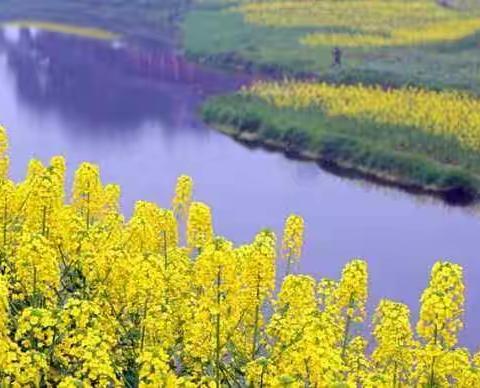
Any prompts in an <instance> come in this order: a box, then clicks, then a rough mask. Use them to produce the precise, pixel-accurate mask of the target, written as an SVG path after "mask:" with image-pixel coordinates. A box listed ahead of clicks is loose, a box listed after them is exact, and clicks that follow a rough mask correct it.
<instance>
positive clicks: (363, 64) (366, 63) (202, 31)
mask: <svg viewBox="0 0 480 388" xmlns="http://www.w3.org/2000/svg"><path fill="white" fill-rule="evenodd" d="M235 5H236V2H231V1H230V2H228V1H225V0H223V1H222V0H206V1H203V2H199V3H196V5H195V8H194V9H193V10H192V11H191V12H189V13H188V14H187V16H186V18H185V21H184V24H183V29H184V45H185V49H186V52H187V54H188V55H189V56H190V57H191V58H194V59H196V60H198V61H201V62H207V63H214V64H216V65H222V66H225V67H239V66H240V67H243V68H246V69H249V70H260V71H267V72H269V73H270V74H275V75H285V74H288V75H295V76H299V75H300V76H307V75H308V76H314V77H316V78H319V79H322V80H328V81H332V82H340V83H343V82H349V83H350V82H363V83H370V84H371V83H382V84H387V85H395V86H397V85H402V84H420V85H426V86H428V87H431V88H446V87H448V88H462V89H472V90H474V91H475V92H480V84H479V82H478V77H479V69H480V56H479V55H478V46H479V44H480V34H474V35H471V36H468V37H466V38H464V39H460V40H458V41H454V42H445V43H435V44H429V45H418V46H400V47H348V48H344V49H343V66H342V68H341V69H332V67H331V64H332V54H331V50H332V46H328V45H325V46H321V45H320V46H314V47H312V46H309V45H305V44H301V43H300V40H301V39H302V38H303V37H305V36H307V35H308V34H310V33H315V32H319V31H320V32H322V31H325V28H322V27H318V26H311V25H308V24H307V25H305V26H299V25H295V26H269V25H260V24H254V23H248V22H247V21H246V20H245V18H244V15H242V14H241V13H239V12H232V11H231V10H232V9H234V8H232V7H235ZM452 12H458V11H455V10H452ZM462 12H464V13H465V15H469V14H470V13H469V12H466V11H462Z"/></svg>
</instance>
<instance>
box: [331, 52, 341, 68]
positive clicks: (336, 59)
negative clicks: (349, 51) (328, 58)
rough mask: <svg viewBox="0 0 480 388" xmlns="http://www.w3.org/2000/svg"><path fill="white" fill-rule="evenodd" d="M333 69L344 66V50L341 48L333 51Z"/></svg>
mask: <svg viewBox="0 0 480 388" xmlns="http://www.w3.org/2000/svg"><path fill="white" fill-rule="evenodd" d="M332 59H333V61H332V67H341V66H342V50H340V47H334V48H333V50H332Z"/></svg>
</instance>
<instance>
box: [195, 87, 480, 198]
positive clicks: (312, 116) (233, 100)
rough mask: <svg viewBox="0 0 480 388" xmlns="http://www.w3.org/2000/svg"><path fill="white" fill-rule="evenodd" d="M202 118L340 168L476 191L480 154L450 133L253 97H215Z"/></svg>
mask: <svg viewBox="0 0 480 388" xmlns="http://www.w3.org/2000/svg"><path fill="white" fill-rule="evenodd" d="M202 115H203V118H204V119H205V121H207V122H208V123H210V124H212V125H215V126H217V127H218V128H220V129H221V130H223V131H224V132H226V133H228V134H229V135H230V136H233V137H235V138H237V139H238V140H240V141H243V142H247V143H251V144H259V145H264V146H267V147H270V148H274V149H277V150H281V151H283V152H285V153H286V154H287V155H289V156H292V157H295V158H301V159H309V160H316V161H319V162H322V163H328V164H330V165H333V166H337V167H341V168H345V169H347V170H350V171H353V172H355V173H359V174H361V175H363V176H365V177H370V178H373V179H375V180H379V181H382V182H385V183H389V184H393V185H397V186H401V187H404V188H407V189H420V190H421V191H424V192H429V193H436V194H439V195H442V196H444V197H445V198H446V199H447V200H452V201H455V200H460V201H464V200H465V201H470V200H473V199H474V198H475V197H478V194H479V193H480V154H479V153H477V152H475V151H472V150H468V149H466V148H465V147H463V146H462V145H461V144H460V143H459V142H458V141H457V140H456V139H454V138H451V137H447V136H439V135H432V134H430V133H426V132H423V131H418V130H415V129H412V128H409V127H407V126H398V125H397V126H394V125H379V124H378V123H375V122H372V121H368V120H355V119H352V118H347V117H329V116H328V115H326V114H324V113H323V112H322V111H320V110H316V111H313V110H293V109H278V108H275V107H273V106H271V105H269V104H267V103H265V102H264V101H262V100H261V99H259V98H256V97H252V96H245V95H241V94H236V95H231V96H220V97H216V98H213V99H211V100H209V101H208V102H207V103H206V104H205V105H204V107H203V111H202Z"/></svg>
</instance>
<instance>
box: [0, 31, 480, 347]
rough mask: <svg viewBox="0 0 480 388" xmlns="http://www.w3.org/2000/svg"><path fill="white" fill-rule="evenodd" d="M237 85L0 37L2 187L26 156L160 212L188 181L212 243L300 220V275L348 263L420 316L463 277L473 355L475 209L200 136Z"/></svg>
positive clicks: (99, 49)
mask: <svg viewBox="0 0 480 388" xmlns="http://www.w3.org/2000/svg"><path fill="white" fill-rule="evenodd" d="M244 82H247V78H246V77H242V76H239V75H235V74H226V73H222V72H219V71H213V70H208V69H205V68H201V67H198V66H195V65H193V64H190V63H188V62H186V61H185V60H184V59H183V58H182V57H181V56H180V55H177V54H176V53H175V52H173V51H171V50H168V49H162V48H155V47H153V48H152V47H143V48H142V47H140V46H137V47H135V46H131V45H128V44H119V43H104V42H103V43H102V42H96V41H93V40H88V39H84V40H82V39H80V38H74V37H65V36H60V35H57V34H52V33H45V32H38V31H37V32H35V31H30V32H29V31H27V30H23V31H18V30H14V29H11V28H9V29H8V30H6V31H4V32H3V34H0V122H1V123H2V124H3V125H5V126H6V127H7V128H8V131H9V135H10V140H11V157H12V175H13V177H14V178H15V179H22V178H23V176H24V173H25V170H26V166H27V162H28V160H29V159H30V158H31V157H37V158H40V159H42V160H44V161H47V160H48V159H49V158H50V157H51V156H52V155H55V154H63V155H65V156H67V159H68V161H69V166H70V173H72V171H73V169H74V168H75V166H76V165H77V164H78V163H79V162H81V161H84V160H87V161H92V162H95V163H98V164H99V165H100V166H101V169H102V175H103V177H104V181H105V182H115V183H119V184H120V185H121V186H122V190H123V196H122V206H123V209H124V211H125V212H126V213H127V214H128V213H129V212H130V211H131V209H132V206H133V204H134V202H135V200H138V199H144V200H149V201H155V202H158V203H159V204H160V205H163V206H169V202H170V198H171V196H172V192H173V188H174V185H175V181H176V177H177V176H178V175H180V174H184V173H185V174H189V175H191V176H192V177H193V178H194V180H195V184H196V190H195V197H196V198H197V199H198V200H202V201H205V202H207V203H208V204H210V205H211V206H212V208H213V213H214V218H215V229H216V231H217V233H218V234H222V235H225V236H228V237H229V238H231V239H233V240H234V241H236V242H238V243H241V242H247V241H249V240H250V239H251V238H252V237H253V236H254V234H255V233H256V232H257V231H259V230H260V229H262V228H264V227H271V228H273V229H274V230H276V231H278V232H279V231H280V230H281V227H282V224H283V220H284V218H285V217H286V216H287V215H288V214H290V213H292V212H295V213H298V214H301V215H302V216H304V218H305V221H306V244H305V250H304V255H303V258H302V262H301V270H302V271H304V272H307V273H310V274H312V275H314V276H317V277H321V276H328V277H336V278H337V277H339V275H340V272H341V269H342V266H343V265H344V264H345V263H346V262H347V261H348V260H349V259H351V258H355V257H361V258H365V259H367V260H368V263H369V269H370V279H371V287H370V291H371V297H370V304H371V306H372V307H373V306H374V305H375V304H376V303H377V302H378V301H379V299H380V298H382V297H386V298H392V299H395V300H399V301H403V302H405V303H408V304H409V305H410V306H411V307H412V309H413V311H414V312H415V313H414V315H415V314H416V310H417V308H418V299H419V297H420V294H421V292H422V290H423V288H424V287H425V286H426V284H427V280H428V276H429V271H430V268H431V266H432V264H433V263H434V262H435V261H436V260H438V259H450V260H452V261H455V262H457V263H459V264H461V265H463V267H464V270H465V281H466V286H467V305H466V328H465V330H464V331H463V334H462V343H463V344H465V345H468V346H469V347H471V348H476V346H477V344H480V283H479V282H478V281H477V280H478V279H480V255H479V254H478V253H477V252H478V245H477V244H478V243H479V242H480V220H479V219H478V216H477V215H476V209H474V208H459V207H448V206H447V205H445V204H444V203H442V202H441V201H438V200H436V199H433V198H429V197H419V196H414V195H411V194H406V193H403V192H400V191H398V190H395V189H389V188H384V187H381V186H377V185H374V184H370V183H365V182H361V181H357V180H351V179H346V178H342V177H338V176H335V175H332V174H330V173H327V172H325V171H323V170H321V169H320V168H319V167H318V166H317V165H315V164H314V163H305V162H295V161H291V160H288V159H286V158H285V157H284V156H282V155H280V154H275V153H269V152H267V151H263V150H252V149H249V148H246V147H244V146H242V145H240V144H238V143H236V142H234V141H233V140H231V139H230V138H228V137H226V136H224V135H222V134H220V133H218V132H216V131H215V130H213V129H210V128H208V127H205V126H204V125H202V124H201V123H200V122H199V120H198V118H197V115H196V111H197V109H198V105H199V102H201V101H202V99H203V98H204V97H205V96H206V95H210V94H213V93H219V92H227V91H230V90H234V89H235V88H237V87H238V86H239V85H241V84H242V83H244Z"/></svg>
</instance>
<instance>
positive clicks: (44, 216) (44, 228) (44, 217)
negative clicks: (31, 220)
mask: <svg viewBox="0 0 480 388" xmlns="http://www.w3.org/2000/svg"><path fill="white" fill-rule="evenodd" d="M46 231H47V207H46V206H44V207H43V210H42V235H43V236H45V235H46Z"/></svg>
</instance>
